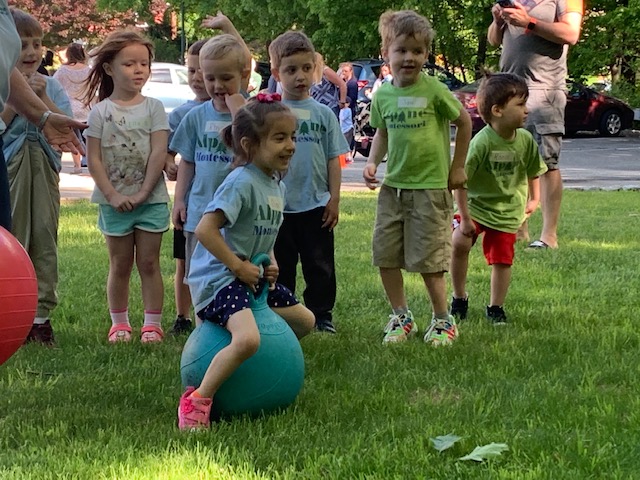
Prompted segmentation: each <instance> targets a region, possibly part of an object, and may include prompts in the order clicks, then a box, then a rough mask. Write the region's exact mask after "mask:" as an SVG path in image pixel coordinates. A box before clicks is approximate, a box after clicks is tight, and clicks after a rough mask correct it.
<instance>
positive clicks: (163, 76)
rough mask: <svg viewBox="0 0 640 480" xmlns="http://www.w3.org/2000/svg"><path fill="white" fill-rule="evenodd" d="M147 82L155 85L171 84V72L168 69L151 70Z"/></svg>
mask: <svg viewBox="0 0 640 480" xmlns="http://www.w3.org/2000/svg"><path fill="white" fill-rule="evenodd" d="M149 81H150V82H157V83H171V72H170V71H169V69H168V68H157V69H153V68H152V69H151V77H149Z"/></svg>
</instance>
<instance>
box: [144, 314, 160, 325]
mask: <svg viewBox="0 0 640 480" xmlns="http://www.w3.org/2000/svg"><path fill="white" fill-rule="evenodd" d="M161 324H162V311H160V310H145V311H144V326H145V327H151V326H153V327H158V328H162V325H161Z"/></svg>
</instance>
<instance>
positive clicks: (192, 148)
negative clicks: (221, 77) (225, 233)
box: [169, 101, 233, 233]
mask: <svg viewBox="0 0 640 480" xmlns="http://www.w3.org/2000/svg"><path fill="white" fill-rule="evenodd" d="M230 124H231V114H230V113H221V112H218V111H217V110H216V109H215V108H213V101H209V102H206V103H203V104H202V105H200V106H197V107H194V108H192V109H191V111H190V112H188V113H187V114H186V115H185V116H184V118H183V119H182V121H181V122H180V125H178V129H177V130H176V133H175V135H174V136H173V140H172V141H171V144H170V145H169V150H171V151H172V152H178V153H179V154H180V156H181V157H182V161H185V162H191V163H195V172H194V176H193V183H192V184H191V190H190V191H189V195H188V198H187V199H186V203H187V221H186V222H185V224H184V227H183V228H184V230H185V231H186V232H191V233H193V232H195V231H196V227H197V226H198V222H200V219H201V218H202V215H203V214H204V210H205V208H206V207H207V205H208V204H209V202H211V200H212V199H213V194H214V193H216V189H217V188H218V187H219V186H220V184H221V183H222V181H223V180H224V179H225V178H226V176H227V175H229V172H231V162H232V161H233V152H232V151H231V150H230V149H228V148H227V147H226V145H225V144H224V142H223V141H222V137H221V136H220V132H221V131H222V129H223V128H225V127H226V126H227V125H230Z"/></svg>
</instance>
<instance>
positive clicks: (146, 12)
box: [11, 0, 640, 84]
mask: <svg viewBox="0 0 640 480" xmlns="http://www.w3.org/2000/svg"><path fill="white" fill-rule="evenodd" d="M494 1H495V0H457V1H454V0H421V1H420V2H418V1H416V0H359V1H358V2H353V1H347V0H263V1H261V2H256V1H255V0H197V1H196V0H178V3H176V4H171V5H169V4H165V3H164V2H163V0H87V1H86V2H73V3H72V4H71V3H67V2H64V3H63V0H48V1H47V2H45V1H44V0H11V3H13V4H15V5H17V6H19V7H20V8H24V9H25V10H27V11H29V12H31V13H33V14H34V15H35V16H36V17H37V18H38V19H40V20H41V22H42V23H43V26H44V27H45V31H46V32H47V34H46V36H45V40H46V41H47V43H48V44H50V45H63V44H65V43H67V42H69V41H70V40H71V39H73V38H85V39H92V38H95V39H100V38H101V37H104V35H105V34H106V33H108V32H109V31H111V30H113V29H115V28H121V27H122V26H125V25H131V24H133V23H135V22H136V21H147V22H148V23H149V24H150V25H152V28H151V29H150V30H149V32H150V34H151V35H152V36H153V37H154V39H155V40H156V44H158V42H159V41H160V42H169V43H170V42H175V39H173V40H172V39H171V32H170V30H167V29H166V28H164V27H163V24H166V23H167V21H168V20H167V18H168V15H167V12H170V11H174V12H176V13H178V14H179V12H180V10H181V7H184V11H185V12H186V14H185V36H186V38H187V41H188V42H187V43H191V42H193V41H195V40H196V39H198V38H203V37H206V36H208V35H211V32H208V31H204V30H202V29H200V27H199V24H200V22H201V20H202V18H204V17H205V16H206V15H214V14H215V13H216V12H217V11H218V10H221V11H223V12H224V13H225V14H226V15H227V16H228V17H229V18H231V20H232V21H233V22H234V24H235V25H236V28H237V29H238V31H240V33H241V34H242V35H243V37H244V38H245V41H246V42H247V43H248V44H249V45H250V46H251V48H252V49H253V50H254V51H255V52H256V53H257V54H258V55H259V56H262V58H263V59H265V60H266V59H267V53H266V50H267V46H268V44H269V42H270V41H271V40H273V39H274V38H275V37H276V36H278V35H279V34H280V33H282V32H284V31H286V30H288V29H299V30H302V31H304V32H305V33H307V35H309V37H310V38H311V39H312V40H313V42H314V45H315V46H316V48H317V49H318V51H320V52H321V53H322V54H323V55H324V56H325V58H326V60H327V63H328V64H330V65H333V66H337V63H338V62H339V61H342V60H351V59H356V58H364V57H378V56H379V54H380V38H379V35H378V18H379V16H380V14H381V13H382V12H384V11H385V10H388V9H394V10H397V9H404V8H406V9H414V10H416V11H418V12H419V13H421V14H422V15H425V16H426V17H427V18H428V19H429V20H430V21H431V23H432V25H433V27H434V29H435V30H436V38H435V41H434V43H433V45H432V54H433V59H435V60H436V61H437V62H438V63H440V64H442V65H443V66H445V67H446V68H448V69H449V70H451V71H454V72H455V73H457V74H458V75H460V76H462V77H464V79H465V80H467V81H470V80H473V79H474V78H475V76H476V74H477V72H479V71H480V70H481V69H483V68H486V67H488V68H490V69H494V70H495V69H497V65H498V58H499V54H500V50H499V49H493V48H490V47H489V46H488V45H487V41H486V33H487V28H488V26H489V23H490V22H491V6H492V5H493V3H494ZM96 2H97V4H96ZM586 3H587V8H586V11H585V18H584V22H583V33H582V37H581V40H580V42H579V43H578V45H576V46H575V47H572V48H571V51H570V55H569V72H570V74H571V76H573V77H575V78H581V77H587V76H591V75H596V74H607V73H610V74H612V77H613V79H614V81H617V80H621V81H624V82H627V83H628V84H635V83H636V77H637V72H638V70H640V60H639V58H640V29H638V28H637V26H638V25H640V0H589V1H587V2H586ZM167 6H168V10H167V12H160V11H159V10H162V9H163V8H165V7H167ZM118 12H124V13H118ZM154 18H155V20H156V21H158V20H160V22H159V23H160V25H157V24H154ZM167 32H169V33H167ZM170 50H171V51H172V52H173V51H174V50H173V47H171V48H170ZM172 55H173V54H172Z"/></svg>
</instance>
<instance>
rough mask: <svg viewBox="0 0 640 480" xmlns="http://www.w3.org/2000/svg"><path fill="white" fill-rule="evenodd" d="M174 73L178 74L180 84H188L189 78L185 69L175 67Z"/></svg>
mask: <svg viewBox="0 0 640 480" xmlns="http://www.w3.org/2000/svg"><path fill="white" fill-rule="evenodd" d="M176 75H177V76H178V83H179V84H180V85H189V78H188V77H187V70H186V69H185V70H183V69H182V68H177V69H176Z"/></svg>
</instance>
